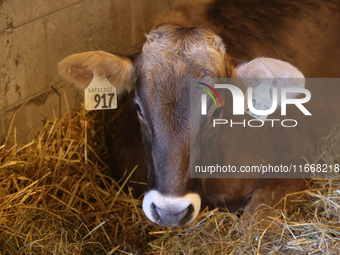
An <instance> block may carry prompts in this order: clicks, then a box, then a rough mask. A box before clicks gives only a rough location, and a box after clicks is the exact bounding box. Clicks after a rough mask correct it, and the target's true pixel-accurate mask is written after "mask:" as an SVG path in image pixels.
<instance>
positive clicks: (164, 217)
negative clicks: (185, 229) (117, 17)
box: [143, 190, 201, 226]
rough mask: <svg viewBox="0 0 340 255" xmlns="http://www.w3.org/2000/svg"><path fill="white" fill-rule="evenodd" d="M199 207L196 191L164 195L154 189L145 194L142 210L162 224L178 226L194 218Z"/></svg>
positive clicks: (151, 218)
mask: <svg viewBox="0 0 340 255" xmlns="http://www.w3.org/2000/svg"><path fill="white" fill-rule="evenodd" d="M200 208H201V198H200V196H199V195H198V194H196V193H189V194H187V195H185V196H183V197H176V196H164V195H162V194H160V193H159V192H158V191H156V190H150V191H148V192H147V193H146V194H145V197H144V200H143V210H144V212H145V214H146V216H147V217H148V218H149V219H150V220H152V221H153V222H155V223H158V224H160V225H163V226H180V225H184V224H186V223H188V222H190V221H192V220H193V219H195V218H196V216H197V214H198V212H199V210H200Z"/></svg>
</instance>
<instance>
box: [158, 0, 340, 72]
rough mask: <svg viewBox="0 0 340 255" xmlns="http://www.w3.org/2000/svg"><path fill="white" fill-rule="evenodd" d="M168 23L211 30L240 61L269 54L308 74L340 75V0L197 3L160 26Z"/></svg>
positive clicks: (178, 10)
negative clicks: (204, 27) (203, 27)
mask: <svg viewBox="0 0 340 255" xmlns="http://www.w3.org/2000/svg"><path fill="white" fill-rule="evenodd" d="M167 22H170V23H175V24H178V25H182V26H188V27H190V26H206V27H208V28H210V29H212V30H213V31H214V32H215V33H216V34H218V35H219V36H221V37H222V39H223V41H224V42H225V44H226V46H227V54H228V56H230V57H231V59H232V60H234V62H236V63H237V62H238V61H242V60H251V59H254V58H256V57H259V56H264V57H271V58H277V59H281V60H284V61H287V62H289V63H291V64H293V65H294V66H296V67H297V68H299V69H300V70H301V71H302V73H303V74H304V75H305V76H306V77H339V76H340V71H339V70H340V48H339V47H338V45H339V44H340V33H339V32H338V31H340V2H339V1H323V0H303V1H290V0H264V1H263V0H242V1H237V0H217V1H206V0H205V1H193V3H192V4H180V5H177V6H175V7H174V8H173V9H172V10H171V11H169V12H167V13H165V14H163V15H160V16H159V18H158V19H157V20H156V23H155V24H158V23H167Z"/></svg>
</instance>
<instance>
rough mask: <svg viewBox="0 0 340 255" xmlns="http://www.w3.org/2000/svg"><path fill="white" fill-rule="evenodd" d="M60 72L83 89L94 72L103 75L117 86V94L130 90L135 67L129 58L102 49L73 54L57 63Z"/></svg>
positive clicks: (133, 80) (133, 81)
mask: <svg viewBox="0 0 340 255" xmlns="http://www.w3.org/2000/svg"><path fill="white" fill-rule="evenodd" d="M58 69H59V72H60V74H61V75H62V76H63V77H64V78H65V79H66V80H69V81H71V82H72V83H74V84H75V85H77V87H78V88H80V89H85V88H86V87H87V86H88V85H89V84H90V82H91V80H92V78H93V73H94V72H96V73H97V74H98V75H99V76H105V77H106V78H107V79H108V80H109V81H110V82H111V84H112V85H114V86H115V87H116V88H117V94H118V95H119V94H121V93H122V92H123V91H130V90H131V89H133V87H134V83H135V76H136V75H135V69H134V67H133V64H132V61H131V59H129V58H126V57H121V56H117V55H113V54H110V53H107V52H104V51H89V52H83V53H79V54H74V55H71V56H68V57H67V58H65V59H63V60H62V61H60V62H59V64H58Z"/></svg>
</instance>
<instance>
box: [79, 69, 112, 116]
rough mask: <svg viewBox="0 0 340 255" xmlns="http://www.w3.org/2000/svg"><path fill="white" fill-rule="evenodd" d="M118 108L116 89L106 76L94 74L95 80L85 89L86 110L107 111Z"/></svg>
mask: <svg viewBox="0 0 340 255" xmlns="http://www.w3.org/2000/svg"><path fill="white" fill-rule="evenodd" d="M116 108H117V93H116V87H115V86H113V85H112V84H111V83H110V82H109V80H108V79H107V78H106V77H105V76H98V75H97V74H96V73H93V79H92V81H91V83H90V84H89V86H87V88H86V89H85V109H86V110H105V109H116Z"/></svg>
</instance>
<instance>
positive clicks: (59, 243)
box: [0, 108, 340, 254]
mask: <svg viewBox="0 0 340 255" xmlns="http://www.w3.org/2000/svg"><path fill="white" fill-rule="evenodd" d="M52 114H53V116H54V118H53V120H49V121H46V122H45V125H44V128H43V129H42V131H41V132H40V133H39V134H38V136H37V137H36V139H35V140H34V141H32V142H30V143H28V144H26V145H21V144H17V143H15V144H14V146H13V147H11V148H7V144H6V143H7V140H8V138H7V139H6V143H5V144H4V145H2V146H0V254H170V253H171V254H216V253H217V254H339V253H340V241H339V240H340V219H339V215H340V181H339V179H336V178H329V179H321V178H319V179H314V180H312V181H311V182H310V185H309V189H308V190H306V191H305V192H302V193H300V194H295V195H299V197H300V199H299V200H298V201H296V205H295V207H294V210H293V211H292V213H290V214H289V215H281V217H275V218H273V221H272V223H271V226H270V227H269V228H266V229H263V228H262V227H261V224H260V222H261V220H260V219H257V218H256V215H255V217H254V221H253V222H252V224H250V225H249V224H248V225H246V224H244V223H243V222H242V221H240V219H239V218H238V217H237V216H236V215H235V214H231V213H228V212H225V211H224V212H223V211H222V212H221V211H218V210H217V209H215V210H213V211H207V210H205V211H203V212H202V213H201V214H200V215H199V216H198V218H197V219H196V220H195V221H194V222H192V223H190V224H188V225H186V226H184V227H169V228H166V227H160V226H157V225H155V224H154V223H152V222H150V221H149V220H147V218H146V217H145V215H144V213H143V211H142V209H141V200H140V199H135V198H133V196H132V193H133V191H132V190H131V189H129V192H128V193H126V192H124V190H123V189H122V188H123V187H124V185H125V184H126V180H127V179H125V180H121V181H119V182H118V181H117V180H114V179H112V178H111V177H110V172H109V169H108V167H107V166H106V165H105V162H107V158H108V154H107V146H106V144H105V138H106V136H107V135H108V130H109V128H110V129H112V126H111V125H112V123H114V122H115V121H116V118H117V114H113V116H109V115H108V114H107V113H103V112H85V110H84V109H83V108H82V109H81V110H80V111H78V112H77V113H76V114H75V115H74V116H72V115H71V114H70V113H69V112H68V113H66V114H65V115H64V116H62V118H60V119H59V118H57V117H56V116H55V114H54V112H53V110H52ZM111 114H112V113H111ZM108 120H109V121H108ZM109 126H110V127H109ZM13 130H14V131H15V129H14V128H13ZM13 133H14V135H15V132H13ZM14 141H16V139H15V137H14ZM319 150H320V155H321V156H320V158H323V159H324V160H326V161H327V162H328V163H330V164H335V163H340V127H337V128H334V129H333V130H332V132H331V133H330V135H329V137H327V138H325V139H323V140H322V141H320V143H319ZM317 160H319V158H316V159H315V161H317ZM135 171H138V167H136V168H135ZM272 226H275V228H273V227H272Z"/></svg>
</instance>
